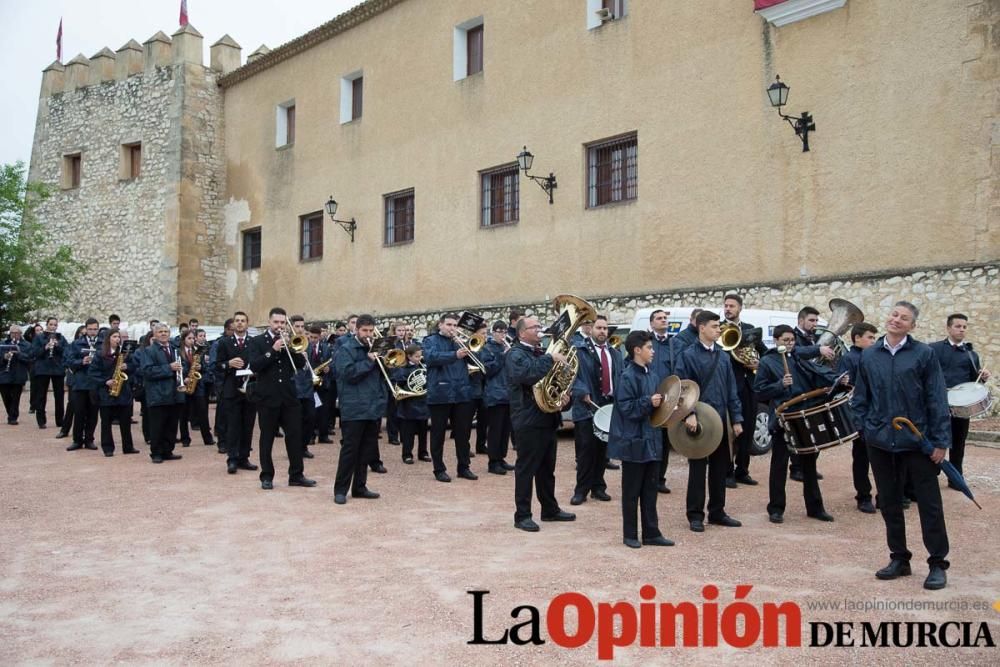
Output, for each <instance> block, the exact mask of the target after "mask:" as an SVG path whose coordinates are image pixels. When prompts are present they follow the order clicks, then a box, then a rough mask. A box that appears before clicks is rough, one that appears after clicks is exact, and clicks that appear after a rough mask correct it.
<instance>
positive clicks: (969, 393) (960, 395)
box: [948, 382, 993, 419]
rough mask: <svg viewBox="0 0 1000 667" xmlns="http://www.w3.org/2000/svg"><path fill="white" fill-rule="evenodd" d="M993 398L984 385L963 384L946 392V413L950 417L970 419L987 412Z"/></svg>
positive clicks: (975, 383)
mask: <svg viewBox="0 0 1000 667" xmlns="http://www.w3.org/2000/svg"><path fill="white" fill-rule="evenodd" d="M991 407H993V397H992V396H990V391H989V389H987V388H986V385H985V384H979V383H978V382H963V383H962V384H957V385H955V386H954V387H952V388H951V389H949V390H948V411H949V412H951V416H952V417H959V418H961V419H972V418H973V417H978V416H979V415H981V414H984V413H986V412H989V410H990V408H991Z"/></svg>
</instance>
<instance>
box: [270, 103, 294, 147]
mask: <svg viewBox="0 0 1000 667" xmlns="http://www.w3.org/2000/svg"><path fill="white" fill-rule="evenodd" d="M294 106H295V99H294V98H293V99H290V100H288V101H287V102H282V103H281V104H279V105H278V106H277V107H276V108H275V113H274V147H275V148H282V147H283V146H291V145H294V144H295V140H294V139H293V140H292V141H288V109H289V108H291V107H294ZM295 112H296V117H297V116H298V109H297V108H296V110H295ZM297 120H298V118H296V121H297ZM296 125H298V123H297V122H296Z"/></svg>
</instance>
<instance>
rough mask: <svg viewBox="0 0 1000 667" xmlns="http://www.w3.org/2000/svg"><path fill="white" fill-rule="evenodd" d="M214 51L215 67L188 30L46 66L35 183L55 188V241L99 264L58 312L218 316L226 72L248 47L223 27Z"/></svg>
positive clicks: (48, 217)
mask: <svg viewBox="0 0 1000 667" xmlns="http://www.w3.org/2000/svg"><path fill="white" fill-rule="evenodd" d="M210 51H211V63H210V65H209V66H207V67H206V66H205V65H204V64H203V62H202V52H203V40H202V36H201V34H200V33H199V32H198V31H197V30H196V29H195V28H194V27H193V26H191V25H186V26H183V27H181V28H180V29H179V30H178V31H177V32H175V33H174V34H173V36H172V38H171V37H168V36H167V35H165V34H163V33H162V32H158V33H156V34H155V35H153V36H152V37H150V38H149V39H148V40H146V42H145V43H144V44H142V45H140V44H139V43H137V42H136V41H135V40H130V41H129V42H128V43H127V44H125V45H124V46H122V47H121V48H120V49H118V50H117V51H111V50H110V49H108V48H104V49H101V50H100V51H99V52H98V53H96V54H94V56H93V57H91V58H90V59H88V58H85V57H84V56H83V55H82V54H81V55H78V56H77V57H75V58H73V59H72V60H71V61H69V62H68V63H66V64H65V65H63V64H61V63H60V62H58V61H57V62H54V63H52V64H51V65H49V67H47V68H46V69H45V70H44V72H43V75H42V86H41V94H40V97H39V102H38V118H37V121H36V125H35V137H34V145H33V147H32V153H31V165H30V169H29V179H30V180H32V181H38V182H41V183H45V184H47V185H48V186H49V187H50V188H51V189H52V196H51V197H50V198H49V199H48V200H46V201H45V202H44V204H42V206H41V209H40V211H39V219H40V220H41V221H42V222H43V224H45V226H46V227H47V228H48V229H49V230H50V231H51V236H52V238H53V240H54V241H55V242H60V243H68V244H70V245H71V246H72V247H73V248H74V254H75V256H76V258H77V259H79V260H82V261H83V262H85V263H86V264H87V266H88V267H89V271H88V273H87V275H86V277H85V278H84V280H82V281H81V283H80V285H79V287H78V289H77V290H76V293H75V294H74V295H73V296H72V298H71V300H70V302H69V303H67V304H66V306H65V308H64V310H63V312H61V313H57V314H58V315H60V316H61V317H63V318H65V319H76V320H82V319H83V318H84V317H87V316H96V317H99V318H102V317H103V316H106V315H107V314H108V313H110V312H117V313H118V314H119V315H121V316H122V317H123V318H124V319H125V320H127V321H133V322H135V321H140V320H142V319H144V318H147V317H156V318H158V319H160V320H164V321H168V322H174V321H177V320H178V319H180V318H183V319H186V318H188V317H199V318H201V320H202V321H209V322H215V321H221V319H222V313H221V312H216V311H220V310H221V309H222V308H223V307H224V305H225V299H223V298H222V293H223V288H224V282H225V275H226V256H227V246H229V245H232V244H233V243H235V235H233V236H234V238H226V235H225V232H224V229H223V228H222V222H221V215H220V209H221V206H222V204H223V201H222V199H223V197H224V193H225V189H226V182H225V178H226V172H225V160H224V146H223V131H222V130H223V128H222V122H223V115H222V92H221V90H220V89H219V87H218V86H217V84H216V81H217V79H218V78H219V77H220V76H222V75H224V74H226V73H228V72H231V71H233V70H235V69H237V68H238V67H239V66H240V46H239V45H238V44H237V43H236V42H235V41H233V40H232V39H231V38H230V37H229V36H228V35H226V36H224V37H222V39H220V40H219V41H217V42H216V43H215V44H213V45H212V47H211V50H210ZM108 282H111V283H113V285H114V288H113V289H109V288H108Z"/></svg>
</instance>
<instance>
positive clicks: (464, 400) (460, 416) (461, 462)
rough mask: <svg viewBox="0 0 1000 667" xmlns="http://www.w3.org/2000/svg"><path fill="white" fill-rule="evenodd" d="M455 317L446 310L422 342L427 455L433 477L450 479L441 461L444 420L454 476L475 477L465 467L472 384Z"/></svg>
mask: <svg viewBox="0 0 1000 667" xmlns="http://www.w3.org/2000/svg"><path fill="white" fill-rule="evenodd" d="M457 327H458V316H457V315H455V314H454V313H446V314H444V315H442V316H441V318H440V320H439V321H438V330H437V333H433V334H431V335H429V336H427V337H426V338H424V341H423V348H424V365H426V366H427V405H428V407H429V408H430V412H431V458H432V459H433V460H434V478H435V479H436V480H437V481H439V482H450V481H451V476H450V475H448V468H447V466H445V463H444V439H445V431H446V430H447V426H448V422H449V420H450V421H451V433H452V437H453V438H454V440H455V456H456V458H457V459H458V476H459V477H462V478H464V479H469V480H476V479H479V477H478V476H477V475H476V474H475V473H473V472H472V470H471V469H470V468H469V459H470V457H469V435H470V432H471V430H472V385H471V383H470V381H469V368H468V365H467V363H468V362H467V361H466V358H467V357H468V356H469V351H468V349H466V348H465V347H464V346H459V345H458V344H457V343H455V329H456V328H457Z"/></svg>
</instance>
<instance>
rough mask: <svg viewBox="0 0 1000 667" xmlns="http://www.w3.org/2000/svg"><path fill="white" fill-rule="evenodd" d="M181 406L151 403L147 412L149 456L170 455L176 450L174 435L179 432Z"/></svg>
mask: <svg viewBox="0 0 1000 667" xmlns="http://www.w3.org/2000/svg"><path fill="white" fill-rule="evenodd" d="M180 410H181V406H180V405H179V404H176V403H171V404H170V405H149V406H147V407H146V414H148V415H149V456H150V458H153V457H156V456H168V455H169V454H172V453H173V451H174V436H175V435H176V433H177V419H178V417H179V416H180Z"/></svg>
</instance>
